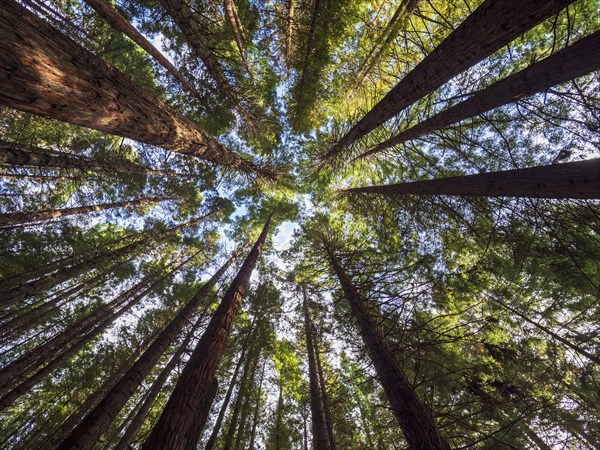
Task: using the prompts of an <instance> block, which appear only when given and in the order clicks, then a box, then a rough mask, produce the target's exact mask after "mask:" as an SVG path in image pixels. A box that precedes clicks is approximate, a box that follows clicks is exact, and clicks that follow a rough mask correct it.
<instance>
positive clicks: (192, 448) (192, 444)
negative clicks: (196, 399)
mask: <svg viewBox="0 0 600 450" xmlns="http://www.w3.org/2000/svg"><path fill="white" fill-rule="evenodd" d="M218 390H219V382H218V381H217V379H216V378H214V379H213V380H212V381H211V382H210V383H209V388H208V393H207V394H206V396H205V397H204V399H203V400H202V404H201V405H200V408H198V415H197V416H196V418H195V419H194V422H193V424H192V428H191V433H190V434H191V436H196V438H195V439H190V440H188V441H187V444H186V447H185V450H196V449H197V448H198V439H200V435H201V434H202V430H203V429H204V426H205V425H206V422H207V420H208V415H209V414H210V409H211V407H212V404H213V402H214V401H215V397H216V396H217V391H218Z"/></svg>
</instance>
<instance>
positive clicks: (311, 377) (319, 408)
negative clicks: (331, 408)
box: [302, 286, 329, 450]
mask: <svg viewBox="0 0 600 450" xmlns="http://www.w3.org/2000/svg"><path fill="white" fill-rule="evenodd" d="M302 298H303V302H302V307H303V310H304V333H305V335H306V353H307V354H308V381H309V386H310V411H311V419H312V435H313V447H314V450H328V449H329V439H328V437H327V427H326V425H325V412H324V411H323V403H322V399H321V392H320V389H319V375H318V374H317V364H316V362H315V348H314V340H313V336H312V330H311V322H310V315H309V312H308V297H307V295H306V287H305V286H302Z"/></svg>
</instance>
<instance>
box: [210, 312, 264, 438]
mask: <svg viewBox="0 0 600 450" xmlns="http://www.w3.org/2000/svg"><path fill="white" fill-rule="evenodd" d="M255 320H256V319H252V325H250V330H248V335H247V336H246V339H245V340H244V345H243V347H242V353H241V354H240V357H239V358H238V362H237V364H236V366H235V369H234V371H233V375H232V376H231V381H230V382H229V387H228V388H227V393H226V394H225V398H224V399H223V404H222V405H221V409H220V411H219V415H218V416H217V420H216V421H215V425H214V427H213V430H212V432H211V434H210V437H209V438H208V441H207V442H206V446H205V447H204V450H212V449H213V448H214V446H215V442H216V441H217V437H218V436H219V431H220V430H221V425H222V424H223V419H224V418H225V413H226V412H227V406H228V405H229V401H230V400H231V395H232V394H233V388H234V387H235V385H236V383H237V378H238V374H239V372H240V369H241V367H242V364H244V362H245V361H246V359H245V358H246V351H247V350H248V343H249V342H250V338H251V336H252V331H253V330H254V323H255Z"/></svg>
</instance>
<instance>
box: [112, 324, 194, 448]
mask: <svg viewBox="0 0 600 450" xmlns="http://www.w3.org/2000/svg"><path fill="white" fill-rule="evenodd" d="M203 321H204V317H203V316H201V317H199V318H198V320H197V322H196V324H195V325H194V326H193V327H192V328H191V329H190V331H189V332H188V334H187V336H186V337H185V339H184V340H183V342H182V343H181V345H180V346H179V348H178V349H177V351H176V352H175V354H174V355H173V356H172V357H171V359H170V360H169V362H168V363H167V364H166V365H165V367H164V368H163V369H162V370H161V372H160V373H159V374H158V376H157V377H156V380H154V382H153V383H152V387H151V388H150V390H149V391H148V394H147V395H146V397H145V398H144V401H143V403H142V404H141V406H140V408H139V409H138V411H137V412H136V413H135V416H134V417H133V419H132V420H131V422H130V423H129V426H128V427H127V429H126V430H125V433H123V434H122V436H121V439H120V440H119V442H118V443H117V445H116V446H115V450H128V449H129V444H130V443H131V441H133V439H134V438H135V436H136V434H137V433H138V431H140V428H142V425H144V421H145V420H146V417H148V413H149V412H150V410H151V409H152V406H154V402H155V401H156V398H157V397H158V395H159V394H160V393H161V391H162V390H163V387H164V385H165V383H166V382H167V380H168V378H169V375H171V372H172V371H173V369H174V368H175V366H176V365H177V363H179V361H180V359H181V356H182V355H183V352H185V351H187V347H188V345H189V342H190V340H191V338H192V337H193V335H194V332H195V331H196V329H197V328H198V327H199V326H200V324H201V323H202V322H203Z"/></svg>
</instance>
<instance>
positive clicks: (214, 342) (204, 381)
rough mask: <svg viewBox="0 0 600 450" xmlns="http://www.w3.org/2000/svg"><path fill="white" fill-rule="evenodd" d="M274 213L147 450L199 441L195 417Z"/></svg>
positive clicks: (176, 449)
mask: <svg viewBox="0 0 600 450" xmlns="http://www.w3.org/2000/svg"><path fill="white" fill-rule="evenodd" d="M271 217H272V214H271V215H270V216H269V218H268V219H267V222H266V224H265V226H264V228H263V231H262V233H261V234H260V237H259V238H258V240H257V241H256V243H255V244H254V247H252V250H250V253H249V254H248V256H247V258H246V260H245V261H244V263H243V264H242V267H241V268H240V270H239V272H238V274H237V275H236V277H235V278H234V280H233V281H232V283H231V286H230V287H229V289H228V290H227V292H226V293H225V295H224V296H223V300H222V301H221V304H220V305H219V307H218V308H217V311H216V312H215V315H214V316H213V318H212V319H211V321H210V323H209V325H208V327H207V329H206V331H205V332H204V334H203V335H202V337H201V338H200V341H199V342H198V345H197V346H196V349H195V350H194V352H193V354H192V356H191V357H190V359H189V361H188V363H187V365H186V366H185V369H184V370H183V373H182V374H181V377H180V379H179V381H178V382H177V385H176V386H175V390H174V391H173V393H172V394H171V396H170V398H169V401H168V402H167V405H166V407H165V410H164V411H163V413H162V415H161V417H160V419H159V420H158V422H157V424H156V425H155V427H154V429H153V430H152V433H151V434H150V436H149V438H148V439H147V440H146V442H145V443H144V445H143V447H142V448H143V449H145V450H158V449H165V450H166V449H169V450H183V449H185V447H186V445H187V442H190V441H192V442H197V441H198V436H192V435H190V431H191V430H192V427H193V423H191V420H193V418H194V417H197V416H198V413H197V411H198V409H199V408H200V407H201V405H202V404H203V401H204V398H205V397H206V395H207V394H208V392H207V388H208V383H210V381H211V380H213V379H214V378H215V373H216V371H217V367H218V365H219V361H220V360H221V356H222V355H223V350H224V348H225V344H226V342H227V338H228V337H229V333H230V331H231V327H232V325H233V319H234V318H235V316H236V314H237V312H238V310H239V308H240V306H241V303H242V297H243V295H244V292H245V291H246V287H247V285H248V282H249V280H250V275H251V274H252V271H253V270H254V266H255V265H256V262H257V260H258V256H259V255H260V252H261V250H262V247H263V245H264V243H265V240H266V238H267V234H268V233H269V226H270V224H271Z"/></svg>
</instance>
